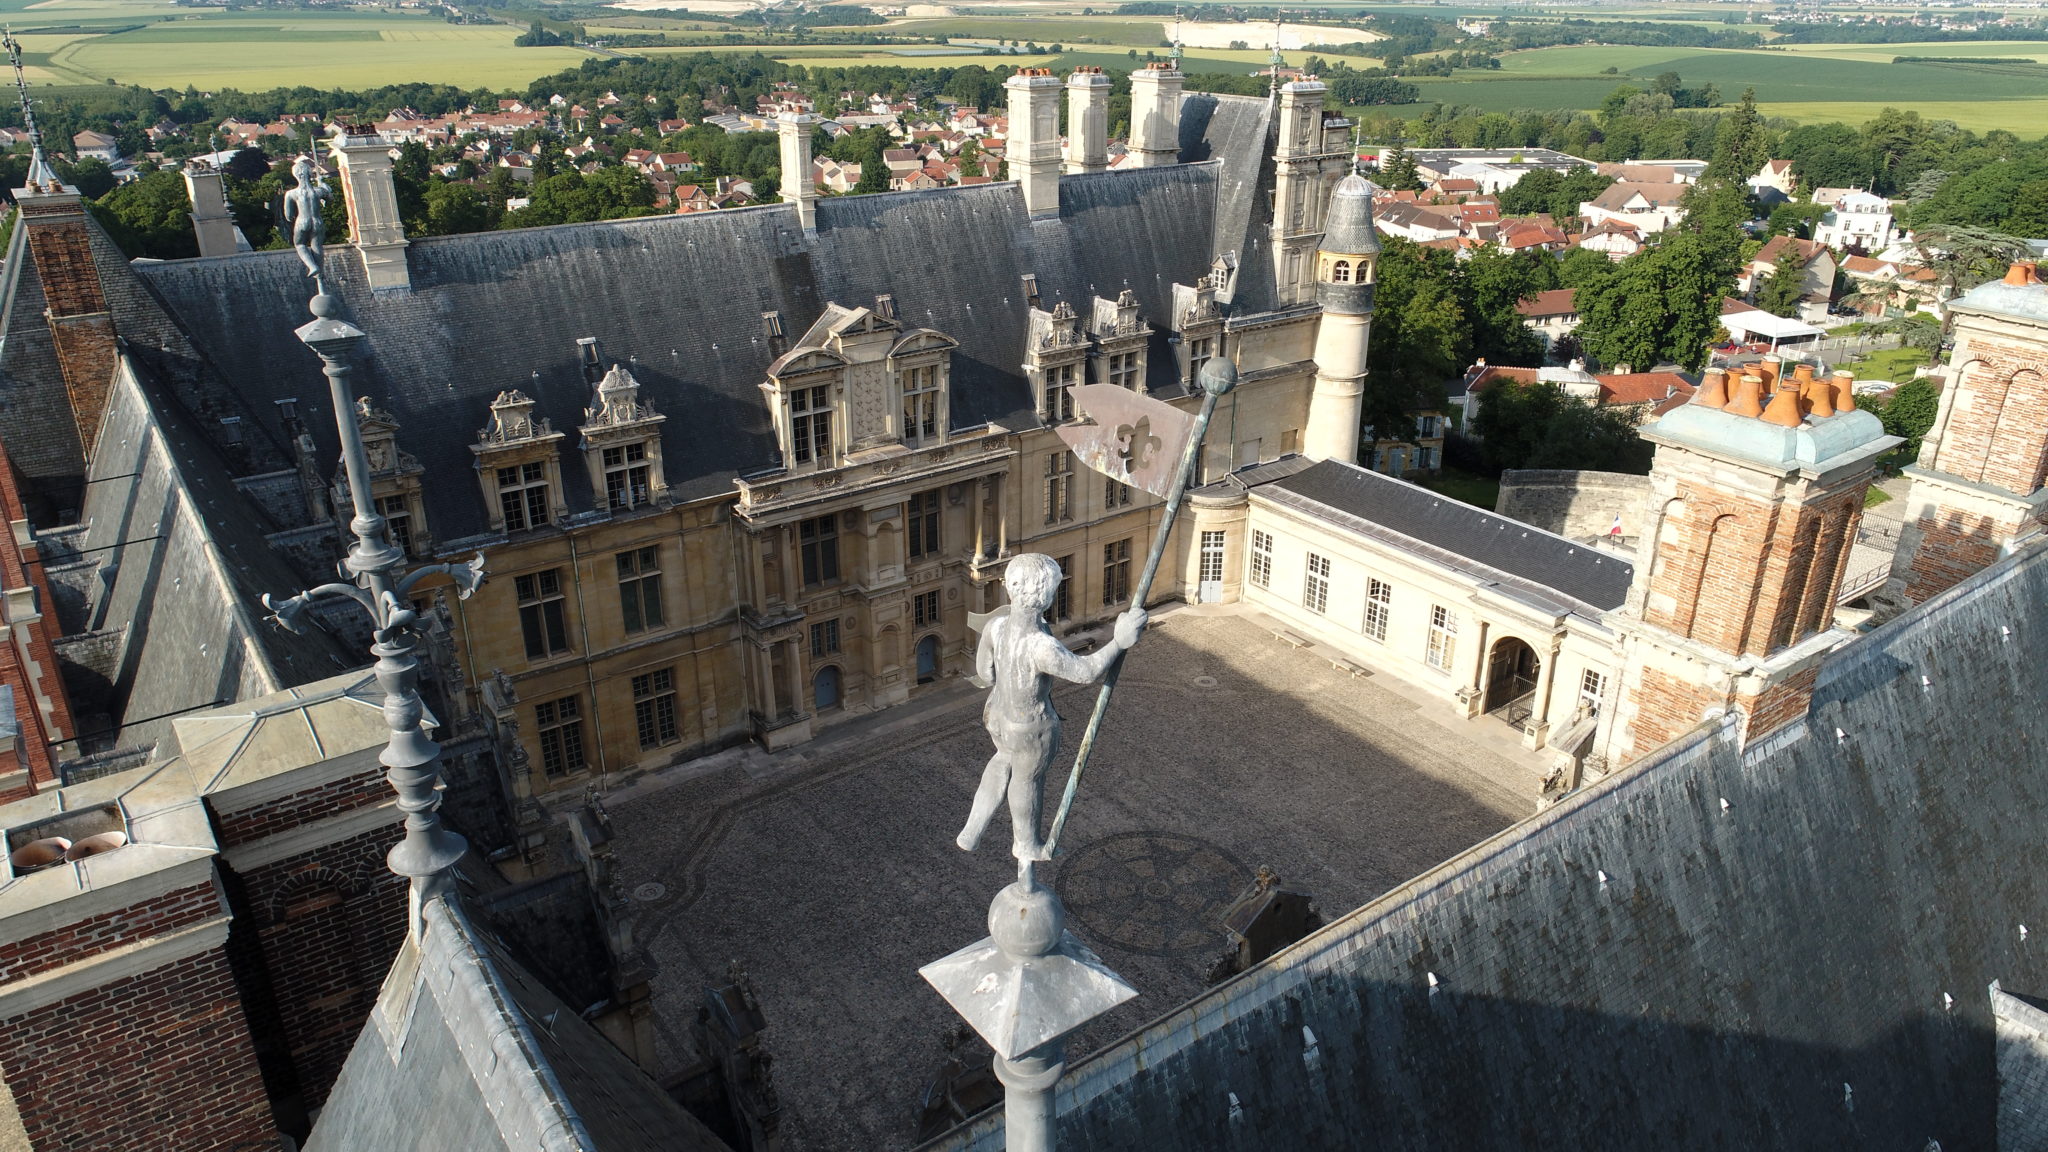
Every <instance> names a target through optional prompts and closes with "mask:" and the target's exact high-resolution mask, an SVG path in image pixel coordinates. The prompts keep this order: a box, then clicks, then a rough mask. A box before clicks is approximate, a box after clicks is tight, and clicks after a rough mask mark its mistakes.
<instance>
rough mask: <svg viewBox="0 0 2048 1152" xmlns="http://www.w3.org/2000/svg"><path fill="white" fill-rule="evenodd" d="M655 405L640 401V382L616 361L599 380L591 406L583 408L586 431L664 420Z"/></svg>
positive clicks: (584, 430)
mask: <svg viewBox="0 0 2048 1152" xmlns="http://www.w3.org/2000/svg"><path fill="white" fill-rule="evenodd" d="M664 419H666V417H664V416H662V415H660V414H658V413H657V412H655V410H654V406H653V405H651V404H645V403H642V402H641V400H640V381H639V380H637V379H635V378H634V376H633V374H632V373H631V372H628V371H627V370H626V369H625V367H624V366H623V365H619V364H613V365H612V366H611V370H610V371H609V372H606V373H605V374H604V378H603V379H602V380H599V381H598V382H597V391H596V392H595V393H594V394H593V395H592V396H591V407H589V408H585V409H584V410H583V429H582V430H583V433H584V434H585V435H586V436H587V435H589V434H590V432H591V431H592V429H596V428H624V427H628V426H632V425H638V424H643V423H651V422H653V421H658V420H664Z"/></svg>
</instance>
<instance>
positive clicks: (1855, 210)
mask: <svg viewBox="0 0 2048 1152" xmlns="http://www.w3.org/2000/svg"><path fill="white" fill-rule="evenodd" d="M1892 236H1893V229H1892V206H1891V202H1890V201H1888V200H1886V199H1885V198H1884V197H1882V196H1873V195H1871V194H1870V193H1868V192H1849V193H1847V194H1845V195H1843V196H1842V198H1841V199H1839V200H1836V201H1835V206H1834V207H1833V208H1831V209H1829V210H1828V213H1827V215H1825V216H1822V217H1821V218H1820V223H1819V224H1816V225H1815V226H1814V229H1813V238H1814V239H1815V240H1817V241H1819V242H1820V243H1822V244H1825V245H1827V246H1828V247H1830V248H1835V249H1839V250H1842V251H1849V250H1852V249H1853V250H1854V251H1857V252H1882V251H1883V250H1884V249H1885V247H1886V246H1887V245H1889V244H1890V243H1891V242H1892Z"/></svg>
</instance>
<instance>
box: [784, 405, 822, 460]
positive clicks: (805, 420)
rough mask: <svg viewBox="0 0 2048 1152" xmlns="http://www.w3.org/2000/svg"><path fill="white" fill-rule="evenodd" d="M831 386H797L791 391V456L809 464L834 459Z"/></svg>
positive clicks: (791, 458) (792, 458)
mask: <svg viewBox="0 0 2048 1152" xmlns="http://www.w3.org/2000/svg"><path fill="white" fill-rule="evenodd" d="M831 392H832V390H831V389H830V388H826V387H822V386H821V387H817V388H798V389H796V390H795V391H793V392H791V393H790V394H789V458H790V460H791V461H792V462H793V463H797V464H809V463H812V462H813V461H827V462H829V461H830V460H831V459H832V396H831Z"/></svg>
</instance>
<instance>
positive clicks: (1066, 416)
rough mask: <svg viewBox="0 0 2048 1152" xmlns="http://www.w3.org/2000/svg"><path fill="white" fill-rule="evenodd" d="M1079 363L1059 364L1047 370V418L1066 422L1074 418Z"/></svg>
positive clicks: (1079, 369)
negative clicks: (1075, 388)
mask: <svg viewBox="0 0 2048 1152" xmlns="http://www.w3.org/2000/svg"><path fill="white" fill-rule="evenodd" d="M1080 375H1081V366H1080V365H1079V364H1057V365H1054V366H1053V367H1051V368H1047V369H1046V370H1045V418H1046V419H1047V420H1050V421H1053V422H1054V423H1062V424H1063V423H1065V422H1066V421H1068V420H1072V419H1073V418H1074V385H1076V384H1078V383H1080V379H1079V377H1080Z"/></svg>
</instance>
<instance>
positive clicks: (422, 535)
mask: <svg viewBox="0 0 2048 1152" xmlns="http://www.w3.org/2000/svg"><path fill="white" fill-rule="evenodd" d="M355 419H356V427H357V428H358V429H360V430H361V431H362V436H363V451H364V454H365V455H366V456H368V457H369V462H370V492H369V496H370V506H371V507H372V508H373V509H375V510H376V512H377V515H379V516H381V517H382V518H383V519H384V524H385V530H386V531H387V532H388V533H389V534H390V537H391V542H392V543H393V544H395V545H397V546H398V547H399V548H400V549H402V550H403V551H404V552H405V553H406V554H407V555H409V556H410V555H424V554H426V553H428V552H431V551H433V547H434V544H433V538H432V537H431V536H429V535H428V533H427V510H426V503H425V501H424V499H423V496H422V493H421V486H420V478H421V476H422V475H423V474H424V473H425V471H426V470H425V469H424V468H422V467H420V462H419V461H418V460H417V459H415V458H414V457H413V455H412V453H410V452H407V451H405V450H404V449H402V448H400V447H399V446H398V430H399V428H400V427H401V426H400V424H399V423H398V421H397V420H394V419H392V416H391V413H389V412H384V411H381V410H379V409H376V408H373V407H371V406H370V401H369V398H368V397H363V398H360V399H358V400H357V401H356V407H355ZM333 497H334V509H335V512H336V514H337V516H338V517H340V518H342V519H343V520H344V522H346V518H347V517H348V516H349V515H350V514H351V512H352V511H353V508H354V504H355V498H354V496H353V495H351V494H350V492H349V487H348V472H347V469H346V468H339V469H336V471H335V477H334V489H333Z"/></svg>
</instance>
